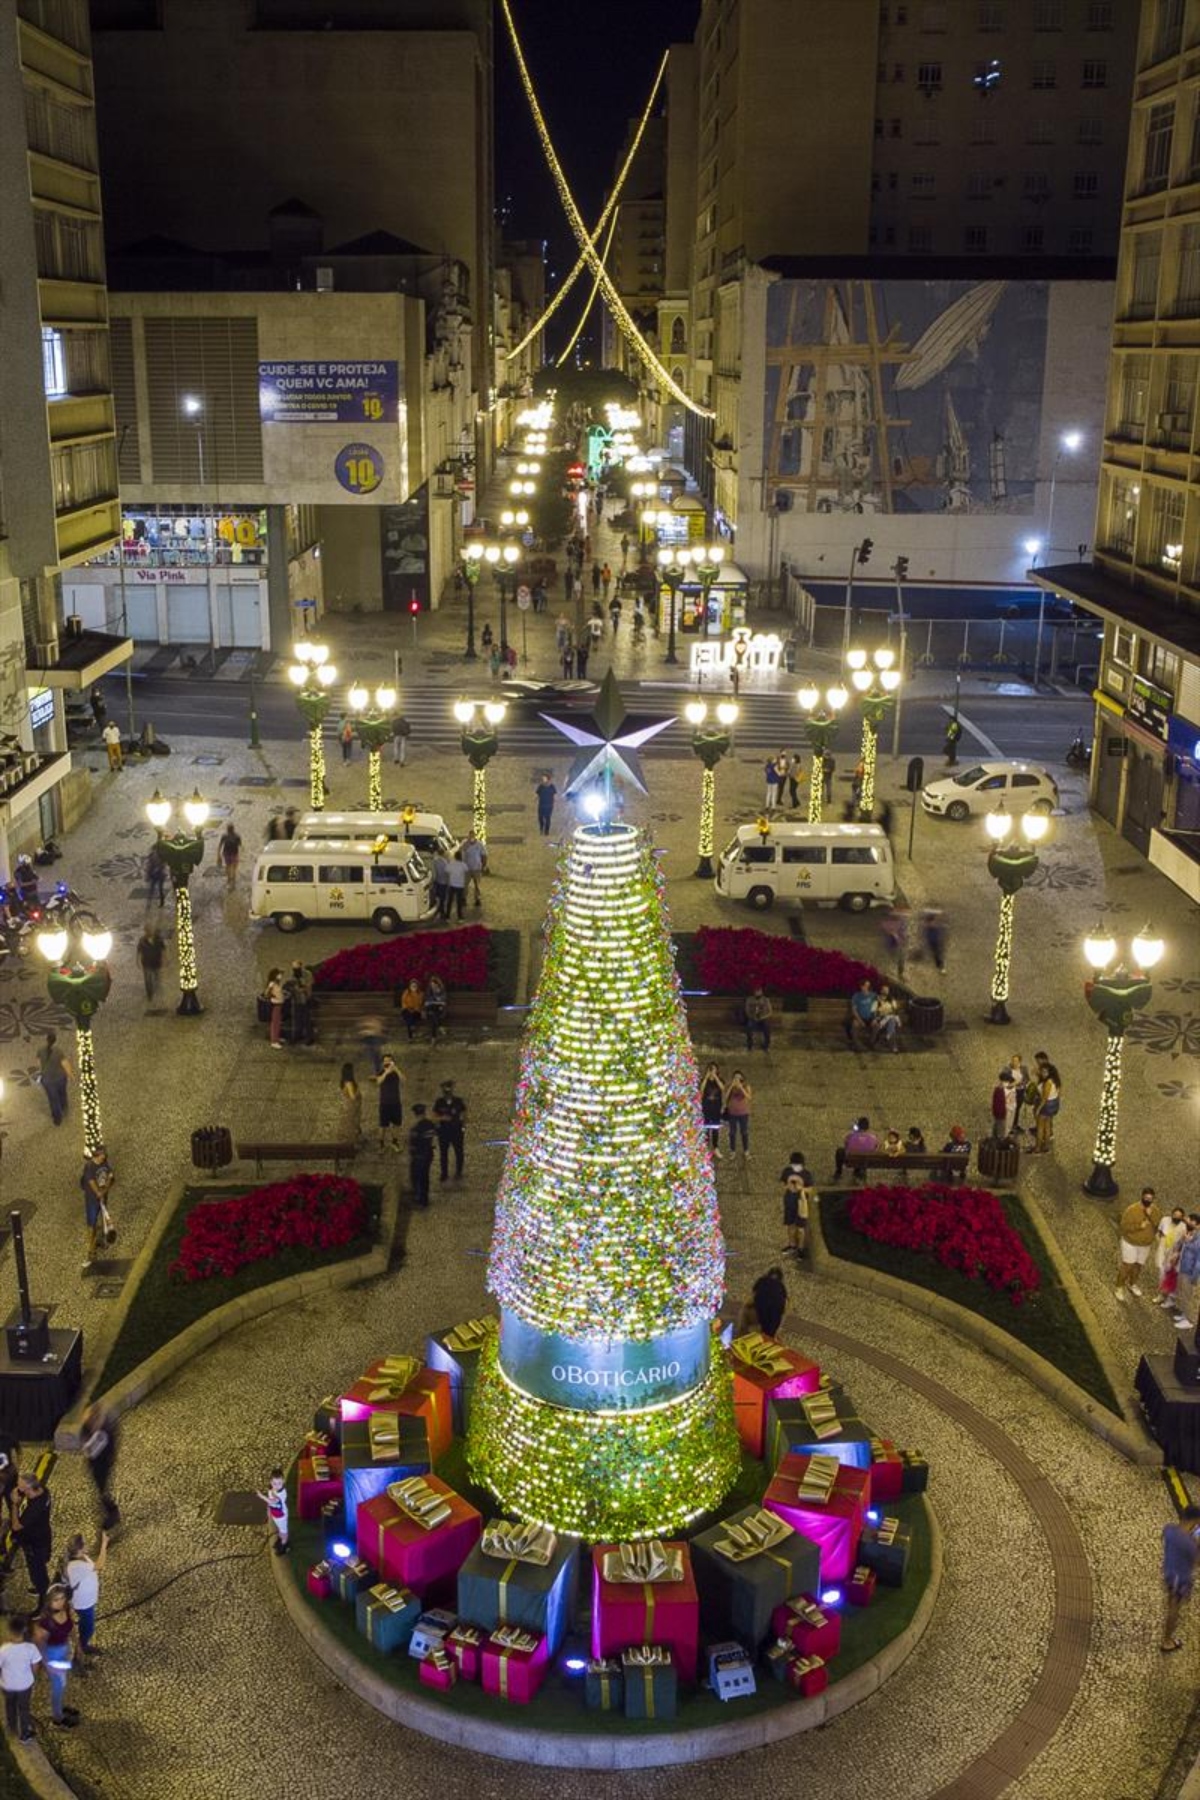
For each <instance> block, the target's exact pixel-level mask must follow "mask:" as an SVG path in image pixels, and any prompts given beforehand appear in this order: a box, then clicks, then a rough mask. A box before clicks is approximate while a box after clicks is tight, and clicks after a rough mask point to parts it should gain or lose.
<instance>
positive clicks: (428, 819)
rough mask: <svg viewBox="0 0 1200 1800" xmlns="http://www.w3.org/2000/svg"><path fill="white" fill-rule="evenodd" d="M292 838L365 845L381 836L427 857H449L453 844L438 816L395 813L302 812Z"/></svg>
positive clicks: (443, 820) (423, 813) (453, 838)
mask: <svg viewBox="0 0 1200 1800" xmlns="http://www.w3.org/2000/svg"><path fill="white" fill-rule="evenodd" d="M296 836H297V837H298V838H306V839H307V840H308V842H309V843H332V842H336V841H338V840H340V839H344V838H354V839H356V840H358V841H359V842H361V843H365V844H373V843H375V842H376V841H377V840H378V839H379V838H381V837H385V838H386V839H387V840H388V843H389V844H411V845H412V846H413V849H414V850H422V851H424V852H425V854H426V855H427V856H432V855H433V852H434V851H435V850H444V851H446V853H447V854H449V852H450V851H451V850H452V849H453V848H454V845H455V843H456V842H457V839H456V838H455V836H454V834H453V832H452V831H451V830H450V827H449V826H448V825H447V823H446V821H445V819H443V818H442V816H441V814H440V813H431V812H416V811H414V813H413V816H412V818H411V819H409V820H407V821H406V820H405V818H404V816H403V814H402V813H395V812H386V813H373V812H344V813H338V812H308V813H302V814H301V816H300V819H299V822H298V824H297V826H296Z"/></svg>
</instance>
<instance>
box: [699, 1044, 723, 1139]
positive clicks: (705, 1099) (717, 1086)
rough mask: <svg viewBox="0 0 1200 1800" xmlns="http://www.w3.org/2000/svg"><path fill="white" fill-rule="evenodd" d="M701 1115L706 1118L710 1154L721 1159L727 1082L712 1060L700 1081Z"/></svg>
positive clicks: (705, 1125) (705, 1129) (705, 1130)
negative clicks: (722, 1125)
mask: <svg viewBox="0 0 1200 1800" xmlns="http://www.w3.org/2000/svg"><path fill="white" fill-rule="evenodd" d="M700 1116H701V1118H702V1119H703V1120H704V1134H705V1136H706V1138H707V1139H708V1149H709V1154H710V1155H711V1156H712V1158H713V1160H714V1161H715V1162H720V1160H721V1122H722V1120H723V1118H724V1116H725V1083H724V1082H723V1081H722V1079H721V1071H720V1069H719V1068H718V1067H717V1065H716V1063H715V1062H710V1063H709V1065H708V1067H707V1068H706V1069H705V1071H704V1079H703V1080H702V1082H701V1083H700Z"/></svg>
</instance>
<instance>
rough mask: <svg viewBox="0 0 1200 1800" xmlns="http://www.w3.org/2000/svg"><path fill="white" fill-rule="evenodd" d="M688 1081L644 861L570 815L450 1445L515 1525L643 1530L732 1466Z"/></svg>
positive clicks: (709, 1234)
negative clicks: (468, 1375) (479, 1310)
mask: <svg viewBox="0 0 1200 1800" xmlns="http://www.w3.org/2000/svg"><path fill="white" fill-rule="evenodd" d="M618 704H619V702H618ZM631 739H632V733H628V734H626V737H625V739H624V743H625V744H626V745H628V744H629V743H630V742H631ZM577 741H586V740H577ZM602 741H603V742H604V744H605V750H604V751H603V752H602V753H601V755H600V756H599V757H595V758H593V759H591V761H590V763H588V775H589V777H590V776H591V775H593V774H595V773H596V772H597V770H599V772H600V774H601V775H602V777H604V778H605V779H607V780H609V781H610V780H611V770H612V766H613V764H614V762H615V761H616V760H617V758H616V755H615V751H616V746H617V745H618V744H620V743H621V742H622V740H621V739H620V738H619V737H618V736H617V735H616V730H615V727H613V728H612V729H610V730H608V731H606V732H605V735H604V738H603V740H602ZM624 760H625V762H627V763H628V762H633V764H634V765H635V767H636V758H630V757H629V756H628V754H626V757H625V758H624ZM635 779H636V774H635ZM609 799H611V795H609ZM600 806H601V810H607V808H606V806H605V803H604V801H603V799H601V801H600ZM697 1091H698V1081H697V1073H696V1065H695V1061H694V1058H693V1056H692V1050H691V1044H690V1041H689V1039H688V1034H687V1026H686V1021H685V1018H684V1012H683V1002H682V998H681V994H680V989H679V982H678V978H677V976H676V974H675V969H674V959H673V952H672V948H671V942H670V937H669V934H668V930H667V924H666V916H665V911H664V906H663V894H662V883H661V878H660V876H659V873H658V869H657V865H656V863H655V860H654V857H653V853H652V851H651V850H650V848H649V846H648V844H647V843H646V842H645V840H644V839H643V837H642V835H641V834H640V833H639V832H638V831H636V830H635V829H634V828H633V827H631V826H628V825H607V824H603V823H599V824H595V825H584V826H580V827H579V828H578V829H577V830H576V831H575V832H574V835H573V837H572V839H571V841H570V843H569V845H568V847H567V850H566V851H565V853H564V858H563V864H562V868H561V871H560V875H559V879H558V884H557V887H556V889H555V891H554V894H553V895H552V898H551V904H550V911H549V917H548V921H547V940H546V956H545V963H544V967H543V971H542V978H541V982H540V984H539V988H538V994H537V999H536V1001H535V1003H534V1005H533V1008H532V1010H531V1015H530V1020H529V1026H528V1031H527V1035H526V1040H525V1046H524V1051H523V1056H522V1064H521V1073H520V1078H519V1081H518V1086H517V1094H516V1113H515V1118H514V1121H513V1127H512V1132H511V1135H510V1140H509V1148H508V1157H507V1161H506V1164H505V1169H504V1175H503V1179H502V1181H501V1185H500V1192H499V1196H498V1199H497V1205H496V1224H495V1233H494V1236H493V1240H492V1252H491V1261H490V1265H489V1271H488V1284H489V1287H490V1288H491V1290H492V1292H493V1293H494V1294H495V1295H496V1297H497V1298H498V1300H499V1302H500V1309H501V1323H500V1332H499V1338H498V1342H496V1343H493V1345H492V1346H491V1347H490V1349H489V1350H488V1351H487V1352H486V1353H485V1357H484V1361H483V1365H482V1368H481V1373H480V1379H479V1383H478V1386H477V1388H476V1391H475V1396H474V1399H473V1402H472V1410H471V1424H470V1431H469V1436H468V1454H469V1459H470V1462H471V1467H472V1472H473V1474H474V1475H475V1477H476V1479H478V1480H479V1481H481V1482H482V1483H483V1484H484V1485H485V1486H487V1487H488V1488H490V1489H491V1490H492V1492H493V1493H495V1494H496V1496H497V1497H498V1499H499V1500H500V1502H501V1503H502V1505H503V1506H504V1507H505V1508H506V1509H507V1510H509V1511H511V1512H513V1513H515V1514H517V1515H518V1516H520V1517H522V1518H526V1519H536V1520H538V1521H540V1522H543V1523H546V1524H550V1525H553V1526H555V1527H556V1528H558V1529H560V1530H571V1531H578V1532H582V1533H583V1534H584V1535H585V1536H587V1537H589V1538H591V1539H598V1538H628V1537H636V1536H645V1535H656V1534H661V1533H664V1532H669V1531H671V1530H673V1529H675V1528H677V1527H679V1526H681V1525H683V1524H684V1523H685V1522H686V1521H687V1520H689V1519H691V1518H694V1517H696V1516H697V1515H698V1514H700V1513H702V1512H704V1511H706V1510H708V1509H709V1508H711V1507H713V1506H715V1505H716V1504H717V1503H718V1502H719V1501H720V1500H721V1498H722V1497H723V1495H724V1494H725V1493H726V1492H727V1490H728V1488H729V1487H730V1485H731V1484H732V1482H733V1479H734V1477H735V1475H736V1473H737V1468H738V1458H739V1453H738V1443H737V1436H736V1432H735V1428H734V1422H733V1402H732V1393H731V1388H730V1382H729V1377H728V1374H727V1372H726V1370H725V1368H724V1366H723V1364H722V1362H721V1358H720V1355H719V1352H718V1354H717V1355H715V1356H714V1355H713V1342H714V1340H713V1334H712V1321H713V1319H714V1317H715V1315H716V1313H717V1310H718V1308H719V1306H720V1303H721V1297H722V1294H723V1292H724V1280H725V1259H724V1245H723V1241H722V1237H721V1228H720V1220H719V1217H718V1212H717V1199H716V1189H715V1185H714V1182H713V1177H712V1171H711V1166H710V1163H709V1158H708V1155H707V1153H706V1150H705V1147H704V1143H703V1130H702V1125H701V1121H700V1116H699V1108H698V1103H697Z"/></svg>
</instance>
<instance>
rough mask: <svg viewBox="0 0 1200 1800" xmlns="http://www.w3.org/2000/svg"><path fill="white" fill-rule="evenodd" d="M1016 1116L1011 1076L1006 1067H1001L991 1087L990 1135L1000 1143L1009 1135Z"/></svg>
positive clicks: (1015, 1101) (1014, 1093)
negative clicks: (997, 1077)
mask: <svg viewBox="0 0 1200 1800" xmlns="http://www.w3.org/2000/svg"><path fill="white" fill-rule="evenodd" d="M1016 1116H1017V1095H1016V1089H1015V1087H1014V1085H1013V1078H1012V1075H1011V1074H1010V1073H1009V1071H1008V1070H1007V1069H1002V1070H1001V1071H1000V1076H999V1079H998V1080H997V1082H996V1085H995V1087H994V1088H993V1089H992V1136H993V1137H994V1138H996V1139H997V1140H998V1141H999V1142H1001V1143H1002V1142H1003V1141H1004V1139H1005V1138H1008V1137H1011V1136H1012V1134H1013V1121H1014V1120H1015V1118H1016Z"/></svg>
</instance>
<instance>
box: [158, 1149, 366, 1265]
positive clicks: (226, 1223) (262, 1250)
mask: <svg viewBox="0 0 1200 1800" xmlns="http://www.w3.org/2000/svg"><path fill="white" fill-rule="evenodd" d="M367 1225H368V1210H367V1199H366V1195H365V1194H364V1193H363V1190H362V1188H361V1187H360V1185H359V1183H358V1182H357V1181H355V1180H353V1179H352V1178H351V1177H350V1176H349V1175H327V1174H324V1175H293V1176H292V1178H291V1180H290V1181H274V1182H271V1183H269V1184H268V1185H267V1186H266V1187H258V1188H252V1189H251V1190H250V1192H249V1193H246V1194H237V1195H234V1196H233V1197H232V1198H230V1199H228V1200H206V1201H203V1202H201V1204H200V1205H199V1206H193V1208H192V1210H191V1212H190V1213H189V1214H188V1218H187V1225H186V1227H185V1229H184V1234H183V1241H182V1243H181V1244H180V1246H179V1255H178V1256H177V1257H176V1259H175V1261H174V1262H173V1263H172V1264H171V1267H170V1273H171V1274H172V1275H174V1276H176V1277H177V1278H178V1279H179V1280H180V1281H206V1280H208V1279H209V1277H210V1276H213V1275H233V1274H236V1272H237V1270H238V1269H240V1268H242V1267H243V1266H244V1265H245V1264H246V1263H252V1262H262V1261H265V1260H266V1259H267V1258H269V1257H272V1256H278V1254H279V1252H280V1251H281V1250H290V1249H292V1248H294V1247H295V1246H297V1245H301V1246H303V1247H304V1248H305V1249H309V1250H337V1249H340V1248H341V1247H342V1246H343V1245H344V1244H349V1243H353V1241H354V1239H355V1238H357V1237H361V1236H362V1235H363V1234H364V1232H365V1231H366V1230H367Z"/></svg>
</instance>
